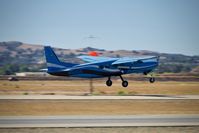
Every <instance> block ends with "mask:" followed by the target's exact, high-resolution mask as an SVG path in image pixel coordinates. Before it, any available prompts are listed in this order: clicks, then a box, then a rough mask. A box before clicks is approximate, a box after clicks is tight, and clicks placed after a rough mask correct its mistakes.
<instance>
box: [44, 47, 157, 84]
mask: <svg viewBox="0 0 199 133" xmlns="http://www.w3.org/2000/svg"><path fill="white" fill-rule="evenodd" d="M44 51H45V56H46V62H47V68H48V69H47V73H49V74H51V75H55V76H71V77H80V78H102V77H107V78H108V80H107V81H106V85H107V86H111V85H112V81H111V77H112V76H119V77H120V78H121V80H122V86H123V87H127V86H128V81H126V80H124V79H123V77H122V75H124V74H130V73H142V74H145V75H147V74H148V73H150V72H152V71H153V70H154V69H155V68H156V67H157V66H158V64H159V57H157V56H148V57H135V58H131V57H122V58H111V57H102V56H87V55H83V56H78V58H80V59H82V60H83V61H85V62H86V63H84V64H74V63H68V62H62V61H60V60H59V59H58V58H57V56H56V54H55V53H54V51H53V50H52V48H51V47H50V46H45V47H44ZM149 81H150V82H151V83H153V82H155V78H154V77H150V78H149Z"/></svg>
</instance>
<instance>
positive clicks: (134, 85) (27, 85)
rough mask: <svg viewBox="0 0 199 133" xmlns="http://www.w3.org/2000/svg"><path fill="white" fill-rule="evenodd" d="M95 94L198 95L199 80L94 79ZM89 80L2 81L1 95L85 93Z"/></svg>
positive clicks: (0, 86)
mask: <svg viewBox="0 0 199 133" xmlns="http://www.w3.org/2000/svg"><path fill="white" fill-rule="evenodd" d="M93 85H94V92H93V94H95V95H117V94H118V92H120V91H123V92H124V93H125V94H127V95H134V94H137V95H140V94H162V95H198V94H199V82H171V81H169V82H159V81H157V82H156V83H154V84H150V83H148V82H147V81H145V82H141V81H129V87H127V88H123V87H121V81H118V80H114V81H113V86H112V87H107V86H106V85H105V81H103V80H96V81H93ZM89 91H90V87H89V81H88V80H83V81H80V80H74V81H17V82H10V81H0V95H4V94H66V95H84V94H85V93H89Z"/></svg>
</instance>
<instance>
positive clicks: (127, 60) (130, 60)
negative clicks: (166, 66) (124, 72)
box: [112, 56, 158, 65]
mask: <svg viewBox="0 0 199 133" xmlns="http://www.w3.org/2000/svg"><path fill="white" fill-rule="evenodd" d="M151 60H154V61H155V62H156V61H157V60H158V57H157V56H144V57H123V58H120V59H118V60H117V61H115V62H113V63H112V65H121V64H128V63H142V62H147V61H151Z"/></svg>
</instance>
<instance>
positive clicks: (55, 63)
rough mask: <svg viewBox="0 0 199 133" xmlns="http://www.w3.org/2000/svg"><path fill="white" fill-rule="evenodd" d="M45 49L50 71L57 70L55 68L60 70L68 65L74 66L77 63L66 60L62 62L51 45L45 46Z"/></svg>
mask: <svg viewBox="0 0 199 133" xmlns="http://www.w3.org/2000/svg"><path fill="white" fill-rule="evenodd" d="M44 51H45V57H46V63H47V67H48V71H55V70H60V69H64V68H68V67H72V66H74V65H76V64H72V63H66V62H61V61H60V60H59V59H58V58H57V56H56V54H55V52H54V51H53V50H52V48H51V47H50V46H45V47H44Z"/></svg>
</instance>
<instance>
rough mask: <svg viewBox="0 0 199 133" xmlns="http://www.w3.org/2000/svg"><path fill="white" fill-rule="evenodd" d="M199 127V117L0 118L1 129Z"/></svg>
mask: <svg viewBox="0 0 199 133" xmlns="http://www.w3.org/2000/svg"><path fill="white" fill-rule="evenodd" d="M126 126H199V115H125V116H121V115H120V116H119V115H118V116H115V115H114V116H1V117H0V127H1V128H13V127H14V128H15V127H126Z"/></svg>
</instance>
